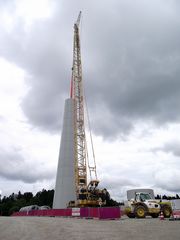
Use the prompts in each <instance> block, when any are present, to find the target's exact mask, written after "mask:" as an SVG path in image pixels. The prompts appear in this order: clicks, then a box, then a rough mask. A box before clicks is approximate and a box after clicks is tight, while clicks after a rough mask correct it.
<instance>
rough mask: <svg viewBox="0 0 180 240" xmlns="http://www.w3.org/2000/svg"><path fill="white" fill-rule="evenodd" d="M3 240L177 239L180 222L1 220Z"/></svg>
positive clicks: (13, 218) (51, 218)
mask: <svg viewBox="0 0 180 240" xmlns="http://www.w3.org/2000/svg"><path fill="white" fill-rule="evenodd" d="M0 239H3V240H11V239H12V240H19V239H21V240H50V239H53V240H61V239H62V240H64V239H71V240H75V239H78V240H91V239H93V240H101V239H102V240H113V239H117V240H121V239H123V240H129V239H131V240H132V239H133V240H141V239H142V240H144V239H146V240H149V239H153V240H156V239H158V240H160V239H163V240H173V239H174V240H175V239H176V240H177V239H180V221H169V220H159V219H152V218H147V219H128V218H126V217H123V218H121V219H120V220H104V221H103V220H96V219H72V218H59V217H56V218H54V217H0Z"/></svg>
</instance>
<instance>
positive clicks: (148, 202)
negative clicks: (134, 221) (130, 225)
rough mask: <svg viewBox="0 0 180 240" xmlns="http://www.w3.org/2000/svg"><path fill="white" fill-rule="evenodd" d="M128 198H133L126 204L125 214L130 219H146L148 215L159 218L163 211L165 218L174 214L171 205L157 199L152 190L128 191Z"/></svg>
mask: <svg viewBox="0 0 180 240" xmlns="http://www.w3.org/2000/svg"><path fill="white" fill-rule="evenodd" d="M127 196H128V198H129V196H131V199H128V200H127V201H126V202H125V213H126V215H127V216H128V217H129V218H135V217H137V218H145V217H146V216H148V215H149V216H151V217H153V218H157V217H158V216H159V214H160V212H161V211H162V212H163V215H164V217H165V218H169V217H170V216H171V214H172V207H171V203H170V202H168V201H167V202H164V201H162V200H157V199H155V198H154V191H153V190H152V189H134V190H133V189H132V190H129V191H127Z"/></svg>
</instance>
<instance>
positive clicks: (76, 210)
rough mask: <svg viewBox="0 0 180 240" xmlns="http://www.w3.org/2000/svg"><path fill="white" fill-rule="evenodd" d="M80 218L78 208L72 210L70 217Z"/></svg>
mask: <svg viewBox="0 0 180 240" xmlns="http://www.w3.org/2000/svg"><path fill="white" fill-rule="evenodd" d="M77 216H80V208H72V217H77Z"/></svg>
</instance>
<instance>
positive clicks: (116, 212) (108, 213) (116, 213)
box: [12, 207, 121, 219]
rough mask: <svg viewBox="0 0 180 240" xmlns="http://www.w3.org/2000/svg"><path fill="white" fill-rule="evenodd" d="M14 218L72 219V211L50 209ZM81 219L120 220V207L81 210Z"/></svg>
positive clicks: (18, 214) (68, 209)
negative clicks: (57, 217)
mask: <svg viewBox="0 0 180 240" xmlns="http://www.w3.org/2000/svg"><path fill="white" fill-rule="evenodd" d="M12 216H16V217H17V216H44V217H56V216H59V217H72V209H71V208H66V209H48V210H32V211H27V212H16V213H13V214H12ZM79 217H81V218H98V219H118V218H120V217H121V209H120V208H119V207H102V208H91V207H89V208H80V213H79Z"/></svg>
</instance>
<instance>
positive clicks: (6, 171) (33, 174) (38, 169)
mask: <svg viewBox="0 0 180 240" xmlns="http://www.w3.org/2000/svg"><path fill="white" fill-rule="evenodd" d="M0 159H1V160H0V176H1V177H3V178H5V179H8V180H15V181H22V182H24V183H35V182H38V181H43V180H46V179H52V178H53V177H54V171H53V170H51V169H46V168H44V167H43V166H40V164H32V163H31V162H30V163H28V162H27V161H25V159H24V157H23V156H22V155H21V153H20V149H15V148H14V149H13V148H12V149H10V150H8V151H7V150H4V149H0Z"/></svg>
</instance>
